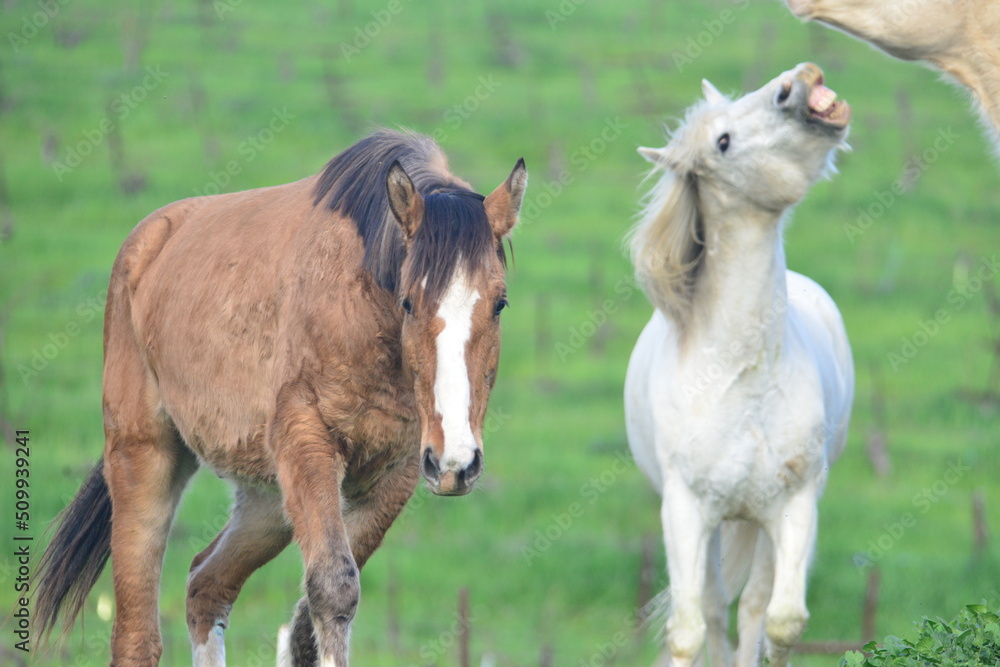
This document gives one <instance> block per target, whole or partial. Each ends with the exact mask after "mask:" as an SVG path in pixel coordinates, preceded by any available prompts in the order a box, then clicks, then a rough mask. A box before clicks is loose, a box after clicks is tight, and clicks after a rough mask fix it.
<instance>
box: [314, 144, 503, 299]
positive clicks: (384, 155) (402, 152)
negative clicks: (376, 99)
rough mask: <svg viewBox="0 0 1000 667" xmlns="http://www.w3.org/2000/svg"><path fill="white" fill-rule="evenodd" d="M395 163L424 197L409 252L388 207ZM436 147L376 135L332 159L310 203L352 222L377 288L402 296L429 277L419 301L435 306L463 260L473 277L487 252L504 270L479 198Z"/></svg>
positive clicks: (497, 244)
mask: <svg viewBox="0 0 1000 667" xmlns="http://www.w3.org/2000/svg"><path fill="white" fill-rule="evenodd" d="M396 160H398V161H399V163H400V164H401V165H402V167H403V170H404V171H406V174H407V175H408V176H409V177H410V179H411V180H412V181H413V184H414V186H415V187H416V189H417V192H419V193H420V195H421V196H422V197H423V198H424V219H423V222H422V223H421V225H420V227H419V229H418V230H417V233H416V235H415V237H414V238H413V241H412V243H411V244H410V248H409V255H410V260H411V261H410V263H409V269H408V271H407V275H406V276H403V275H402V271H401V269H402V265H403V260H404V259H405V258H406V255H407V250H406V248H405V247H404V245H403V235H402V231H401V230H400V228H399V225H398V224H396V221H395V220H394V219H393V215H392V212H391V211H390V209H389V197H388V192H387V189H386V180H387V177H388V173H389V168H390V167H391V166H392V163H393V162H394V161H396ZM444 162H445V160H444V155H443V154H442V152H441V149H440V147H438V145H437V144H436V143H434V141H433V140H431V139H430V138H429V137H426V136H423V135H420V134H415V133H408V132H395V131H392V130H380V131H378V132H376V133H374V134H372V135H370V136H368V137H366V138H364V139H362V140H361V141H359V142H357V143H356V144H354V145H353V146H351V147H350V148H348V149H346V150H345V151H343V152H342V153H340V154H339V155H338V156H336V157H335V158H333V159H332V160H331V161H330V162H329V163H328V164H327V166H326V168H325V169H324V170H323V173H322V174H320V177H319V180H318V182H317V185H316V191H315V194H316V197H315V200H314V201H313V205H314V206H316V205H319V204H320V203H321V202H322V201H323V200H324V199H325V200H326V201H327V206H328V208H330V209H331V210H332V211H335V212H337V213H340V214H341V215H344V216H346V217H348V218H351V219H352V220H353V221H354V223H355V224H356V225H357V227H358V234H360V236H361V239H362V242H363V244H364V249H365V256H364V264H363V265H364V268H365V269H366V270H368V271H369V272H370V273H371V274H372V275H373V276H374V278H375V281H376V283H377V284H378V285H379V286H380V287H382V288H383V289H386V290H388V291H390V292H393V293H396V294H398V295H402V294H403V293H404V292H407V291H409V290H410V289H411V288H412V286H413V285H414V284H417V283H421V282H423V281H424V279H425V278H426V284H425V286H424V289H423V299H424V300H425V301H427V302H429V303H436V302H437V301H438V299H439V298H440V296H441V294H442V293H443V292H444V290H445V289H447V287H448V284H449V283H450V281H451V277H452V275H453V274H454V272H455V269H456V268H457V267H458V265H459V263H460V262H461V264H462V268H463V269H464V270H465V272H466V274H467V275H468V276H469V277H470V278H471V277H473V276H475V275H477V274H479V272H480V271H481V270H482V269H483V268H485V267H486V266H487V265H488V261H489V255H490V253H493V254H495V256H496V257H498V258H499V259H500V262H501V263H502V264H503V265H504V266H506V255H505V253H504V250H503V246H502V245H501V244H500V243H499V242H498V241H497V240H496V238H495V237H494V235H493V230H492V228H491V226H490V223H489V219H488V218H487V216H486V209H485V207H484V205H483V199H484V198H483V196H482V195H480V194H478V193H476V192H473V191H472V190H469V189H467V188H465V187H463V186H462V185H461V184H460V183H459V182H458V181H457V180H456V179H455V178H454V177H453V176H452V175H451V174H449V173H448V172H447V171H445V170H443V168H442V167H440V166H439V165H443V164H444Z"/></svg>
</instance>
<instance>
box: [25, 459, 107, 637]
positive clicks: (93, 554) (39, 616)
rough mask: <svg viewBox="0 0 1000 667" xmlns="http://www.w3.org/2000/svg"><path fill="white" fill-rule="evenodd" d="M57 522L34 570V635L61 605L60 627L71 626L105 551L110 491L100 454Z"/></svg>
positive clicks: (42, 632)
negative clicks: (61, 623) (61, 621)
mask: <svg viewBox="0 0 1000 667" xmlns="http://www.w3.org/2000/svg"><path fill="white" fill-rule="evenodd" d="M57 521H58V523H59V527H58V528H57V529H56V533H55V535H54V536H53V537H52V540H51V541H50V542H49V544H48V546H47V547H46V548H45V553H43V554H42V558H41V560H40V561H39V563H38V571H37V573H36V582H37V583H36V584H35V586H34V590H35V595H34V617H33V619H32V622H33V625H34V629H35V632H36V636H38V637H39V638H43V637H45V636H47V635H48V634H49V633H51V632H52V630H53V629H54V628H55V625H56V621H57V619H58V617H59V611H60V610H61V609H62V610H63V624H64V627H65V628H66V630H68V629H69V628H70V627H72V625H73V621H74V620H76V617H77V615H78V614H79V613H80V611H81V610H82V609H83V606H84V604H85V603H86V601H87V594H88V593H90V589H91V588H93V587H94V584H95V583H97V579H98V578H99V577H100V576H101V571H102V570H104V565H105V563H107V562H108V556H109V555H111V495H110V493H109V492H108V483H107V481H106V480H105V479H104V459H101V460H100V461H98V463H97V465H96V466H94V469H93V470H91V471H90V475H88V476H87V479H86V481H85V482H84V483H83V485H82V486H81V487H80V490H79V491H77V493H76V497H75V498H73V501H72V502H71V503H70V504H69V505H68V506H67V507H66V509H64V510H63V511H62V512H61V513H60V514H59V516H58V518H57Z"/></svg>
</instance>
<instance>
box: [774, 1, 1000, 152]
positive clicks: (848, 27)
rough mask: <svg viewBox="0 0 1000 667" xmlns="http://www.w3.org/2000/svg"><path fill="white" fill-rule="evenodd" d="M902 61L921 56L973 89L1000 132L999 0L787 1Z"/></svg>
mask: <svg viewBox="0 0 1000 667" xmlns="http://www.w3.org/2000/svg"><path fill="white" fill-rule="evenodd" d="M785 2H786V4H787V5H788V7H789V8H790V9H791V10H792V13H794V14H795V15H796V16H798V17H799V18H802V19H806V20H813V21H819V22H820V23H825V24H826V25H829V26H831V27H833V28H836V29H838V30H842V31H843V32H846V33H847V34H849V35H852V36H854V37H857V38H858V39H862V40H864V41H866V42H869V43H871V44H874V45H875V46H877V47H878V48H880V49H882V50H883V51H885V52H886V53H889V54H890V55H893V56H895V57H897V58H901V59H902V60H919V61H923V62H926V63H928V64H929V65H931V66H932V67H934V68H936V69H938V70H941V71H942V72H945V73H946V74H948V75H949V76H951V77H952V78H954V79H955V80H957V81H958V82H959V83H961V84H962V85H964V86H965V87H966V88H968V89H969V91H971V92H972V95H973V97H974V98H975V99H976V101H977V102H978V105H979V109H980V111H981V113H982V116H983V119H984V120H985V121H986V122H988V123H989V124H990V125H991V126H992V129H993V133H994V139H996V137H997V135H1000V3H998V2H995V1H994V0H785Z"/></svg>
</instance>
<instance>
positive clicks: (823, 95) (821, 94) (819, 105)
mask: <svg viewBox="0 0 1000 667" xmlns="http://www.w3.org/2000/svg"><path fill="white" fill-rule="evenodd" d="M836 101H837V93H835V92H833V91H832V90H830V89H829V88H827V87H826V86H824V85H821V84H820V85H815V86H813V89H812V90H811V91H809V108H810V109H812V110H813V111H816V112H818V113H823V112H824V111H826V110H827V109H829V108H830V107H831V106H832V105H833V103H834V102H836Z"/></svg>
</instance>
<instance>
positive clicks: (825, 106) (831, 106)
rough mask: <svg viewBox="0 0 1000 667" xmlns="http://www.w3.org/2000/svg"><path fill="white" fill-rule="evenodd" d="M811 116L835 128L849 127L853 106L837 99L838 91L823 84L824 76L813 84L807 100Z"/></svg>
mask: <svg viewBox="0 0 1000 667" xmlns="http://www.w3.org/2000/svg"><path fill="white" fill-rule="evenodd" d="M806 104H807V106H808V108H809V117H810V118H813V119H816V120H818V121H820V122H821V123H824V124H826V125H830V126H832V127H835V128H844V127H847V124H848V123H849V122H850V120H851V107H850V105H849V104H848V103H847V102H845V101H843V100H838V99H837V93H835V92H833V91H832V90H830V89H829V88H827V87H826V86H824V85H823V77H822V76H820V78H819V79H818V80H817V81H816V83H814V84H813V86H812V89H811V90H810V91H809V99H808V101H807V102H806Z"/></svg>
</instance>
